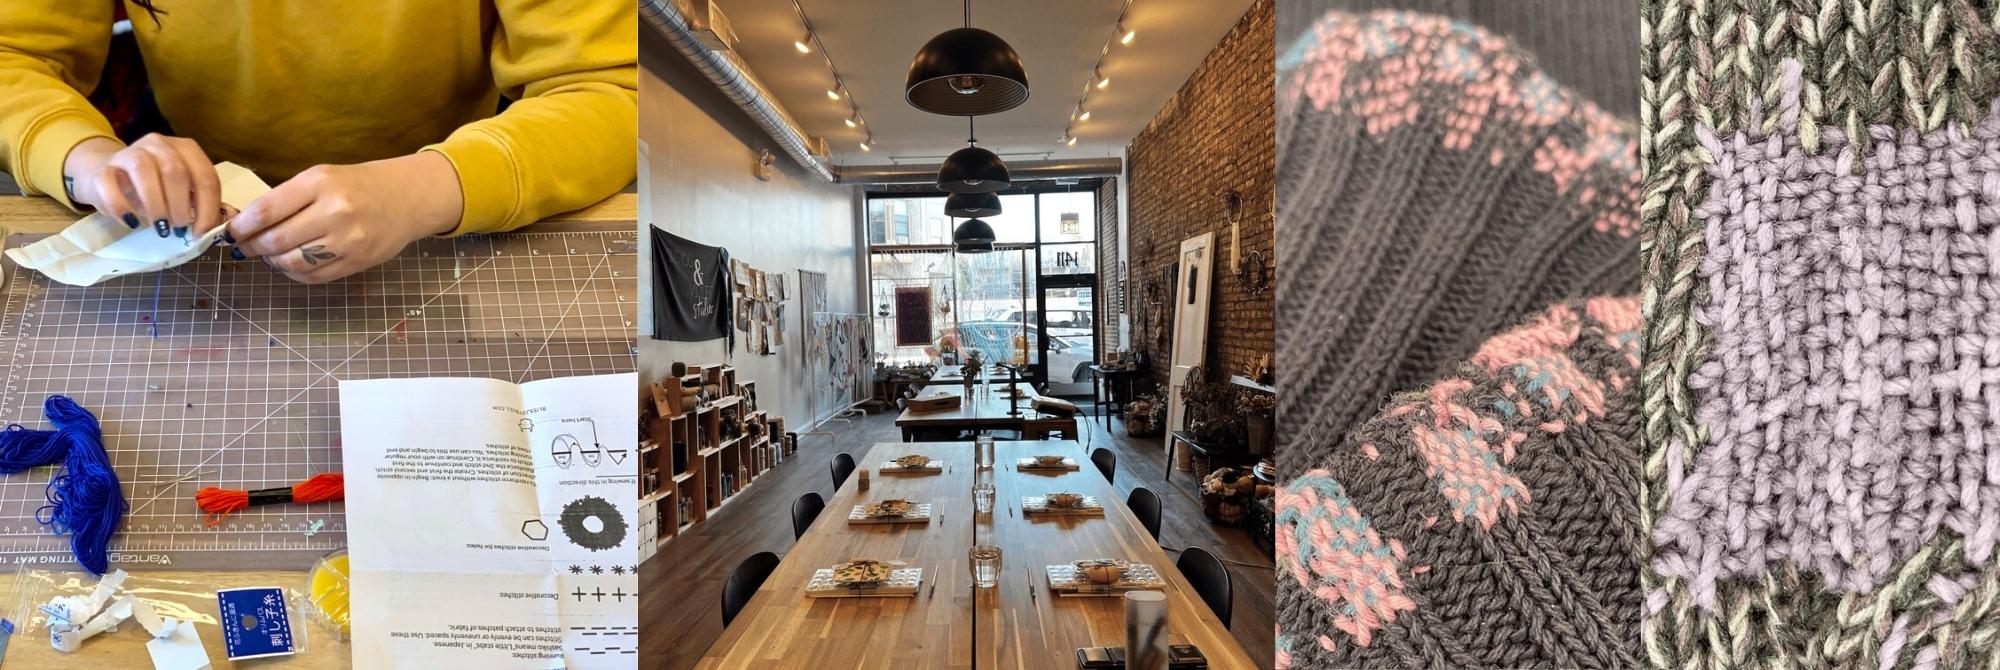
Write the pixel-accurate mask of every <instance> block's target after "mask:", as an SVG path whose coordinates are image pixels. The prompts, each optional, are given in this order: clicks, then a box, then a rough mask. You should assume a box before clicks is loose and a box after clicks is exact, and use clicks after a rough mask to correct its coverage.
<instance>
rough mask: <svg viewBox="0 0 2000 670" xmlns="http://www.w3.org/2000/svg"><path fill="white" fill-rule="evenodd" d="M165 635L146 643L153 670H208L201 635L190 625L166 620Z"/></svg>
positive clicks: (208, 665) (208, 664) (206, 655)
mask: <svg viewBox="0 0 2000 670" xmlns="http://www.w3.org/2000/svg"><path fill="white" fill-rule="evenodd" d="M166 627H167V631H166V633H167V635H166V636H165V637H159V638H154V639H152V640H148V641H147V642H146V653H147V654H149V655H151V656H152V657H153V670H209V668H210V667H212V666H211V665H210V661H209V660H208V650H207V649H203V648H202V646H201V634H200V633H199V632H198V631H196V630H195V627H194V626H193V625H192V624H187V623H185V622H181V621H177V620H174V619H167V620H166Z"/></svg>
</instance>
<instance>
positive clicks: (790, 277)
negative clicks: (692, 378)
mask: <svg viewBox="0 0 2000 670" xmlns="http://www.w3.org/2000/svg"><path fill="white" fill-rule="evenodd" d="M639 32H640V41H641V42H642V48H641V49H640V53H641V54H642V56H641V59H640V61H641V65H642V68H641V77H640V81H639V138H640V142H642V143H643V145H644V147H645V150H644V152H643V153H642V156H641V160H644V161H646V164H645V165H642V166H641V167H640V174H641V175H642V182H641V184H640V189H641V210H640V213H639V216H640V221H641V224H642V225H641V226H640V235H641V238H642V239H641V244H640V248H641V249H642V250H643V251H644V253H646V254H648V255H647V256H645V257H644V258H646V259H648V261H650V254H651V253H652V252H651V249H652V247H651V244H652V242H651V232H650V231H651V230H652V227H653V226H658V227H659V228H660V229H662V230H666V231H670V232H672V233H674V234H676V235H679V236H681V237H685V238H688V239H691V240H694V241H696V242H699V243H702V244H707V245H713V246H721V247H724V248H727V249H728V250H729V254H730V257H731V258H734V259H737V260H741V261H745V262H748V263H749V264H750V265H752V266H753V267H756V268H757V269H759V270H763V271H765V272H783V273H784V274H785V275H786V279H785V281H786V282H787V290H788V291H789V293H790V295H789V296H788V300H787V301H786V308H785V311H786V315H785V316H786V330H785V346H784V348H782V349H780V350H778V351H777V352H776V353H775V355H771V356H759V355H755V354H751V353H748V352H746V351H744V341H743V338H741V337H739V338H738V339H737V344H736V352H735V354H734V356H733V358H729V359H727V360H725V358H724V355H723V348H724V347H723V340H714V341H710V342H667V341H662V340H655V339H652V332H651V327H652V314H651V310H650V309H648V307H649V306H650V296H648V297H647V299H645V300H641V302H640V305H641V313H640V319H639V322H640V324H641V325H640V334H639V375H640V378H641V379H642V380H644V381H647V382H651V381H653V380H655V379H658V378H660V377H663V376H665V375H666V374H667V370H668V368H669V367H670V366H671V365H672V364H673V362H674V361H682V362H688V363H721V362H727V363H729V364H731V365H734V366H736V370H737V372H736V374H737V378H738V379H744V380H755V381H756V382H757V396H758V401H759V404H760V406H761V407H762V408H764V409H765V410H767V411H771V412H774V413H775V414H776V415H777V416H782V417H784V418H785V428H786V430H791V431H800V430H804V429H805V425H806V422H808V421H810V420H811V416H810V412H809V411H808V409H807V408H808V403H809V402H810V395H809V394H808V391H807V389H808V388H809V383H810V382H809V381H808V377H807V371H806V367H805V364H804V360H803V358H802V357H803V353H802V350H803V347H804V339H803V338H804V335H805V334H804V324H803V322H802V321H800V314H799V305H800V301H799V297H798V271H799V270H801V269H805V270H812V271H815V272H823V273H826V275H827V294H828V302H829V305H830V307H831V309H833V310H834V311H841V312H854V311H857V310H858V308H859V307H858V306H859V305H860V300H859V299H858V298H857V296H858V295H859V289H860V286H861V281H860V279H859V277H860V276H861V275H860V274H859V273H858V272H857V269H858V268H859V267H860V265H859V263H860V254H859V252H858V250H859V249H860V246H861V245H860V244H859V243H858V238H857V233H858V232H859V231H860V230H861V227H860V226H859V225H858V215H857V211H858V208H857V205H856V202H857V200H858V198H857V195H856V193H855V191H854V189H853V188H851V187H847V186H840V185H835V184H827V183H824V182H820V181H817V180H814V179H813V178H812V177H809V176H807V175H806V174H805V172H804V171H802V170H800V169H799V168H798V166H797V165H796V164H794V163H792V162H791V160H790V159H789V158H787V157H786V156H785V154H784V152H782V151H779V150H778V148H777V147H776V145H775V144H774V143H773V142H772V141H771V140H770V138H769V137H768V136H766V135H765V134H764V133H763V131H762V130H761V129H759V128H758V127H757V126H756V125H755V124H754V123H752V122H751V121H750V120H749V118H748V117H746V116H745V115H744V114H743V113H742V111H741V110H740V109H738V108H737V107H736V106H735V104H733V103H731V102H729V100H728V99H727V98H724V97H723V96H722V95H721V93H719V92H718V91H717V90H716V89H715V87H714V86H713V85H711V84H710V83H709V82H708V80H707V79H704V78H703V77H702V76H701V74H700V73H699V72H697V71H695V70H694V69H693V68H692V67H690V66H689V65H688V64H687V61H686V60H685V59H683V58H682V57H681V56H680V53H679V52H677V51H675V50H674V49H673V47H672V46H670V45H668V44H666V43H665V42H664V41H662V40H660V38H658V37H657V36H655V35H653V34H652V32H651V31H648V30H641V31H639ZM765 149H769V150H770V151H771V152H772V153H773V154H775V155H776V156H777V162H776V164H775V165H774V168H775V170H774V172H775V174H773V176H772V178H771V180H770V181H768V182H767V181H760V180H758V179H757V177H756V176H755V174H754V168H755V166H756V162H757V154H758V152H759V151H761V150H765ZM640 265H641V267H642V270H641V273H640V274H641V277H640V279H639V282H640V284H639V285H640V286H641V287H642V291H646V292H650V287H651V286H652V277H651V276H650V271H651V263H650V262H643V263H641V264H640ZM740 334H741V333H740V331H739V335H740Z"/></svg>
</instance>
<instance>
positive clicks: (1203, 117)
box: [1125, 0, 1277, 388]
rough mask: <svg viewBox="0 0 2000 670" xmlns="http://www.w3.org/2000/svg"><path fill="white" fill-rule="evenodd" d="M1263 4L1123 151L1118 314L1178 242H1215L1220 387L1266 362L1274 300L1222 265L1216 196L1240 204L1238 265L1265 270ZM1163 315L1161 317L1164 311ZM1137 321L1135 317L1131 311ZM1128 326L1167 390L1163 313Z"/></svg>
mask: <svg viewBox="0 0 2000 670" xmlns="http://www.w3.org/2000/svg"><path fill="white" fill-rule="evenodd" d="M1275 14H1276V12H1275V11H1274V10H1273V0H1257V2H1256V3H1255V4H1253V5H1251V7H1250V9H1249V10H1248V11H1246V12H1244V14H1243V18H1242V19H1240V20H1239V21H1238V22H1237V24H1236V27H1235V28H1233V29H1231V30H1230V31H1229V34H1228V35H1226V36H1224V37H1223V38H1222V41H1221V42H1220V43H1219V44H1217V45H1216V47H1215V50H1214V51H1211V52H1209V54H1208V57H1207V58H1205V59H1203V61H1202V64H1201V67H1199V68H1197V69H1196V70H1195V72H1194V74H1193V75H1191V76H1190V77H1188V80H1187V82H1186V83H1184V84H1182V85H1181V89H1180V91H1179V92H1177V93H1175V94H1174V97H1173V99H1172V100H1169V101H1167V104H1166V105H1165V106H1163V107H1161V108H1160V111H1159V113H1158V114H1157V115H1155V116H1154V117H1153V120H1152V122H1151V123H1149V124H1147V126H1146V129H1145V130H1144V131H1141V132H1140V133H1139V135H1138V137H1135V138H1133V139H1132V145H1131V146H1130V147H1127V148H1126V150H1125V156H1126V161H1127V170H1128V172H1129V175H1128V176H1129V178H1130V181H1131V184H1130V185H1129V186H1128V188H1130V189H1131V192H1130V194H1129V197H1127V198H1126V201H1127V206H1128V207H1130V208H1131V212H1130V221H1129V225H1128V233H1129V234H1130V236H1131V242H1130V245H1129V246H1130V251H1131V259H1130V267H1129V270H1128V272H1129V273H1130V274H1129V276H1130V278H1131V283H1130V285H1129V286H1130V288H1129V290H1128V291H1127V295H1128V296H1130V299H1129V300H1128V303H1127V304H1128V308H1129V307H1130V306H1132V305H1133V304H1134V303H1136V302H1137V301H1143V300H1146V295H1145V287H1146V286H1147V285H1148V284H1150V283H1157V282H1158V281H1159V280H1160V276H1161V272H1162V270H1163V269H1164V268H1165V267H1166V266H1167V265H1168V264H1170V263H1173V262H1174V261H1175V259H1176V257H1177V256H1178V255H1179V253H1180V243H1181V241H1182V240H1185V239H1187V238H1190V237H1194V236H1196V235H1199V234H1201V233H1204V232H1212V233H1215V266H1214V267H1215V272H1214V273H1213V274H1215V275H1217V276H1218V277H1220V278H1221V279H1219V280H1218V281H1216V282H1215V283H1214V284H1213V285H1212V288H1211V289H1210V290H1211V293H1210V303H1209V328H1208V355H1207V360H1208V362H1209V377H1210V379H1211V380H1217V381H1219V380H1224V379H1227V378H1228V375H1230V374H1236V373H1240V372H1241V371H1242V370H1243V369H1244V368H1245V367H1247V366H1248V365H1249V364H1250V362H1251V361H1252V360H1253V359H1255V358H1257V357H1259V356H1263V355H1265V354H1269V353H1271V351H1272V350H1273V349H1274V348H1275V346H1276V340H1275V338H1274V336H1273V335H1272V327H1273V321H1274V317H1275V316H1276V310H1275V307H1274V305H1275V295H1274V293H1273V292H1272V291H1266V292H1264V294H1263V295H1258V296H1252V295H1250V294H1249V292H1248V291H1246V290H1245V289H1244V288H1243V287H1241V286H1239V285H1238V284H1237V282H1236V279H1235V277H1234V274H1235V273H1234V272H1233V270H1231V269H1227V268H1225V266H1226V265H1228V263H1229V219H1228V213H1227V209H1226V208H1225V206H1224V199H1223V198H1224V194H1225V193H1227V192H1229V191H1230V190H1235V191H1237V192H1238V193H1241V194H1242V198H1243V205H1242V212H1241V219H1240V221H1241V235H1242V247H1241V250H1242V254H1243V256H1244V257H1245V258H1248V257H1249V256H1250V252H1251V251H1260V252H1262V253H1263V254H1264V258H1266V259H1267V262H1275V261H1274V260H1269V259H1275V257H1276V255H1275V254H1274V253H1273V252H1274V249H1273V236H1272V232H1273V230H1274V227H1275V221H1276V219H1275V216H1274V214H1275V212H1274V209H1275V203H1276V199H1275V196H1274V192H1273V186H1274V184H1275V175H1274V173H1275V171H1276V162H1277V150H1276V146H1275V145H1276V138H1277V134H1276V131H1277V126H1276V117H1275V115H1274V111H1273V110H1274V106H1275V99H1274V95H1273V81H1274V80H1275V78H1276V72H1275V71H1274V70H1273V65H1272V59H1273V57H1274V55H1275V52H1276V46H1275V44H1274V34H1275V33H1274V28H1275V23H1276V20H1275V18H1276V17H1275ZM1171 309H1172V306H1171V305H1163V306H1162V310H1155V311H1165V310H1171ZM1135 314H1139V313H1137V312H1135ZM1161 316H1163V317H1164V318H1159V319H1153V318H1146V319H1143V320H1144V321H1146V323H1137V322H1135V323H1134V324H1133V326H1134V328H1133V334H1134V340H1135V342H1134V343H1133V344H1134V345H1135V346H1145V347H1147V348H1149V349H1150V350H1151V351H1152V352H1153V359H1154V360H1155V361H1156V364H1155V365H1154V366H1153V368H1154V370H1153V376H1154V377H1155V379H1156V381H1158V382H1159V384H1160V385H1161V387H1162V388H1164V387H1165V386H1166V383H1167V374H1168V372H1169V371H1170V365H1169V364H1168V362H1167V359H1168V357H1169V356H1170V355H1171V342H1170V341H1169V337H1170V333H1162V332H1160V330H1161V329H1160V328H1156V327H1154V326H1155V324H1156V323H1157V324H1165V329H1166V330H1171V328H1172V318H1171V317H1172V315H1171V311H1167V313H1166V314H1163V315H1161Z"/></svg>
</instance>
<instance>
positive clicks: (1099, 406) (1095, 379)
mask: <svg viewBox="0 0 2000 670" xmlns="http://www.w3.org/2000/svg"><path fill="white" fill-rule="evenodd" d="M1103 386H1104V375H1102V374H1099V373H1098V372H1097V371H1096V370H1091V371H1090V409H1091V411H1094V412H1097V413H1098V415H1099V416H1105V419H1104V429H1105V430H1106V431H1109V430H1111V419H1110V418H1109V417H1108V416H1106V415H1105V414H1104V396H1103V395H1102V394H1099V393H1098V391H1099V390H1100V389H1102V388H1103Z"/></svg>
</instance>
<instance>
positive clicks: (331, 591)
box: [302, 549, 349, 641]
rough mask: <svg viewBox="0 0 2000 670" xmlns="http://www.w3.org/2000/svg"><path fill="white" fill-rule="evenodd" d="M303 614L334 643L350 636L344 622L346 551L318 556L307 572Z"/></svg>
mask: <svg viewBox="0 0 2000 670" xmlns="http://www.w3.org/2000/svg"><path fill="white" fill-rule="evenodd" d="M305 588H306V599H305V600H304V601H302V602H305V603H306V607H305V608H304V609H305V610H306V614H307V615H309V616H311V617H312V618H313V620H314V621H315V622H317V623H319V624H320V625H321V626H323V627H324V629H325V631H326V632H327V634H329V635H332V636H334V638H333V639H335V640H343V641H344V640H346V639H347V636H348V635H349V628H348V619H347V606H348V601H347V550H346V549H339V550H335V551H334V552H333V553H330V554H327V555H325V556H321V557H320V559H319V561H318V562H315V563H313V567H312V571H310V572H307V573H306V584H305Z"/></svg>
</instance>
